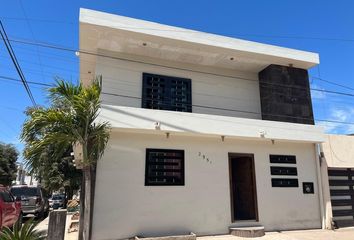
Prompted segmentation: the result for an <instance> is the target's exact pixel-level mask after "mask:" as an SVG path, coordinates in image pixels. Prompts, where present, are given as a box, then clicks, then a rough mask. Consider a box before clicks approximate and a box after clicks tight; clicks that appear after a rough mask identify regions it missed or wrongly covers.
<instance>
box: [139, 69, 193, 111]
mask: <svg viewBox="0 0 354 240" xmlns="http://www.w3.org/2000/svg"><path fill="white" fill-rule="evenodd" d="M142 107H143V108H149V109H160V110H169V111H179V112H192V86H191V80H190V79H187V78H178V77H169V76H163V75H157V74H150V73H143V94H142Z"/></svg>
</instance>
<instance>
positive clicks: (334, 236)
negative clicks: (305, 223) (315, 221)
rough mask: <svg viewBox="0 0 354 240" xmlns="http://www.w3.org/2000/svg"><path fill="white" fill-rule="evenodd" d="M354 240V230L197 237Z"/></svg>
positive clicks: (216, 239) (208, 239)
mask: <svg viewBox="0 0 354 240" xmlns="http://www.w3.org/2000/svg"><path fill="white" fill-rule="evenodd" d="M250 239H255V240H256V239H257V240H258V239H259V240H354V228H343V229H339V230H335V231H331V230H302V231H284V232H267V233H266V235H265V236H263V237H258V238H242V237H236V236H232V235H219V236H205V237H197V240H250Z"/></svg>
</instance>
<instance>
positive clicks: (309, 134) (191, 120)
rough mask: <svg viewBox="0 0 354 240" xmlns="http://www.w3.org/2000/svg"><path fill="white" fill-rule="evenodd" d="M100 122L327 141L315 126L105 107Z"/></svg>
mask: <svg viewBox="0 0 354 240" xmlns="http://www.w3.org/2000/svg"><path fill="white" fill-rule="evenodd" d="M98 121H108V122H110V124H111V126H112V128H113V130H114V131H122V132H134V133H148V134H165V133H170V134H172V135H175V134H176V135H184V136H199V137H208V136H214V137H215V136H217V137H221V136H224V137H225V138H237V139H250V140H252V139H253V140H280V141H292V142H309V143H319V142H323V141H324V138H325V136H324V133H323V128H322V127H319V126H314V125H306V124H295V123H285V122H275V121H265V120H257V119H247V118H236V117H227V116H218V115H206V114H197V113H185V112H174V111H163V110H155V109H154V110H151V109H144V108H133V107H121V106H113V105H102V109H101V113H100V115H99V120H98ZM157 123H158V124H157Z"/></svg>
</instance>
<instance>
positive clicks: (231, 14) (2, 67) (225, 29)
mask: <svg viewBox="0 0 354 240" xmlns="http://www.w3.org/2000/svg"><path fill="white" fill-rule="evenodd" d="M80 7H84V8H90V9H95V10H99V11H105V12H109V13H114V14H119V15H124V16H128V17H134V18H139V19H144V20H149V21H155V22H159V23H164V24H168V25H173V26H178V27H184V28H190V29H194V30H200V31H204V32H210V33H215V34H221V35H226V36H230V37H237V38H243V39H247V40H253V41H258V42H263V43H269V44H274V45H279V46H284V47H290V48H296V49H300V50H306V51H312V52H317V53H319V54H320V61H321V63H320V66H319V67H315V68H313V69H311V70H310V76H311V78H310V81H311V86H312V87H313V88H316V89H326V90H333V91H340V92H347V93H354V91H353V90H350V89H346V88H343V87H339V86H336V85H333V84H328V83H326V82H324V81H320V80H318V79H316V78H315V77H321V78H322V79H326V80H330V81H332V82H335V83H338V84H342V85H346V86H349V87H351V88H354V70H353V69H354V68H353V67H354V31H353V26H354V14H353V11H352V10H353V9H354V2H353V1H350V0H347V1H345V0H341V1H323V0H318V1H315V0H314V1H305V0H297V1H290V0H289V1H286V0H284V1H278V0H268V1H262V0H258V1H255V0H248V1H235V0H228V1H224V0H218V1H205V0H204V1H202V0H193V1H190V0H178V1H177V0H169V1H166V0H153V1H152V0H151V1H146V0H140V1H138V0H120V1H117V0H114V1H108V0H105V1H87V0H86V1H79V0H75V1H69V0H61V1H48V0H36V1H34V0H22V1H20V0H13V1H5V2H4V3H3V4H2V6H1V8H0V19H1V20H2V21H3V24H4V25H5V27H6V30H7V33H8V35H9V37H10V38H11V39H25V40H29V41H36V42H44V43H51V44H55V45H60V46H65V47H69V48H74V49H77V48H78V40H79V39H78V30H79V27H78V26H79V25H78V17H79V8H80ZM13 48H14V50H15V52H16V54H17V57H18V60H19V62H20V64H21V66H22V69H23V72H24V74H25V76H26V78H27V80H28V81H36V82H43V83H52V82H53V77H55V76H61V77H63V78H65V79H67V80H71V81H78V58H77V57H76V56H75V55H74V54H73V53H68V52H63V51H58V50H53V49H46V48H40V47H35V46H28V45H24V44H18V43H13ZM1 76H5V77H15V78H18V76H17V73H16V71H15V68H14V67H13V64H12V63H11V61H10V58H9V56H8V54H7V52H6V50H5V48H4V45H3V43H2V42H1V43H0V99H1V102H0V110H1V115H0V124H1V125H0V126H1V128H0V141H2V142H6V143H12V144H15V145H16V146H17V147H18V149H19V150H22V144H21V143H20V142H19V139H18V136H19V133H20V129H21V124H22V123H23V121H24V119H25V115H24V114H23V111H24V110H25V109H26V107H27V106H30V105H31V102H30V100H29V98H28V96H27V94H26V92H25V89H24V87H23V86H22V85H21V84H20V83H17V82H11V81H7V80H4V79H2V78H1ZM31 90H32V92H33V94H34V97H35V99H36V101H37V102H38V103H39V104H46V103H47V101H46V95H45V91H44V90H43V88H41V87H38V86H33V85H31ZM312 97H313V105H314V111H315V117H316V119H330V120H334V121H343V122H354V117H353V116H354V103H353V97H345V96H340V95H333V94H324V93H321V92H313V95H312ZM319 124H321V125H323V126H324V127H325V128H326V130H327V131H328V132H331V133H354V125H346V124H339V123H325V122H319Z"/></svg>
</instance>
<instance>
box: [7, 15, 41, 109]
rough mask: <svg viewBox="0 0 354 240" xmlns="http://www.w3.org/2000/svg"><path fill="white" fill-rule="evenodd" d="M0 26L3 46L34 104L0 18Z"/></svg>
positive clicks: (34, 103)
mask: <svg viewBox="0 0 354 240" xmlns="http://www.w3.org/2000/svg"><path fill="white" fill-rule="evenodd" d="M0 26H1V30H0V35H1V38H2V39H3V42H4V44H5V47H6V49H7V51H8V52H9V55H10V58H11V60H12V62H13V63H14V65H15V68H16V71H17V73H18V74H19V76H20V78H21V81H22V83H23V85H24V87H25V89H26V92H27V94H28V96H29V98H30V100H31V102H32V104H33V105H34V106H36V105H37V104H36V101H35V100H34V97H33V95H32V92H31V89H30V88H29V86H28V83H27V82H26V78H25V76H24V74H23V72H22V69H21V67H20V65H19V63H18V61H17V57H16V54H15V52H14V51H13V48H12V46H11V43H10V41H9V38H8V36H7V34H6V30H5V28H4V26H3V24H2V22H1V20H0Z"/></svg>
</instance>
